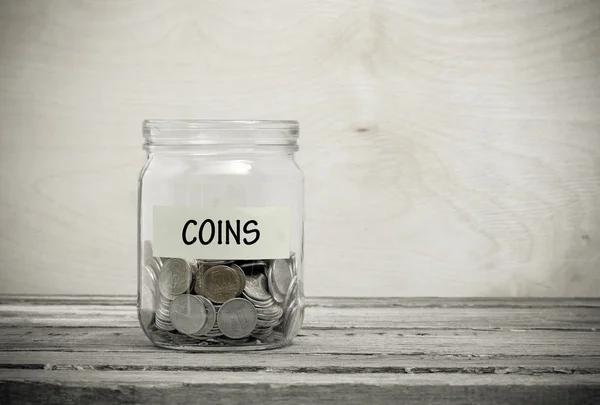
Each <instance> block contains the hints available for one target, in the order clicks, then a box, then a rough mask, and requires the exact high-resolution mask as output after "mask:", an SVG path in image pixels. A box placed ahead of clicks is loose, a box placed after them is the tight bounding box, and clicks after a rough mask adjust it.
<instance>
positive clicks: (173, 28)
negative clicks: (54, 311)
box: [0, 0, 600, 297]
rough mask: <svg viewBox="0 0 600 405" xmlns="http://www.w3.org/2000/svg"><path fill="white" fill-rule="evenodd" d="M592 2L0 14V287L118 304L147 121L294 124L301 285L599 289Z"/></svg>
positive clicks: (178, 6) (433, 1) (463, 292)
mask: <svg viewBox="0 0 600 405" xmlns="http://www.w3.org/2000/svg"><path fill="white" fill-rule="evenodd" d="M599 27H600V3H599V2H598V1H595V0H550V1H547V0H528V1H505V2H500V3H499V2H497V1H493V0H484V1H478V2H477V4H476V5H474V4H473V2H472V1H469V0H451V1H439V0H424V1H418V2H416V1H390V0H374V1H373V0H352V1H341V0H325V1H320V0H319V1H317V0H287V1H280V2H275V3H274V2H271V1H266V0H259V1H253V2H251V3H250V2H244V1H240V0H228V1H219V2H216V1H202V2H198V1H189V0H173V1H169V2H164V1H160V0H148V1H144V2H140V1H137V0H122V1H118V2H116V1H110V2H100V1H96V2H90V1H83V0H71V1H68V0H52V1H42V0H4V1H2V2H0V121H1V122H2V126H1V127H0V188H1V189H2V192H1V193H0V228H1V229H2V231H1V233H0V256H1V257H2V258H3V259H2V262H1V264H0V292H3V293H15V292H16V293H44V294H49V293H55V294H73V293H78V294H133V293H134V292H135V290H136V289H135V284H136V272H135V256H136V255H135V250H136V248H135V246H136V241H135V239H136V236H135V230H136V198H137V193H136V179H137V174H138V171H139V170H140V168H141V166H142V163H143V154H142V150H141V131H140V123H141V120H142V119H144V118H149V117H164V118H180V117H186V118H194V117H195V118H240V117H242V118H246V117H251V118H257V119H260V118H263V119H280V118H281V119H290V118H291V119H297V120H299V121H300V122H301V127H302V131H301V153H300V155H299V161H300V164H301V166H302V168H303V169H304V171H305V174H306V196H307V199H306V209H307V217H306V270H305V276H306V288H305V290H306V293H307V294H308V295H329V296H333V295H336V296H400V295H402V296H515V297H516V296H520V297H528V296H589V297H592V296H598V292H599V291H600V273H599V272H598V271H597V270H598V266H599V265H600V255H599V254H598V252H600V205H599V204H598V201H600V116H599V115H598V111H600V93H599V92H598V89H599V88H600V74H599V72H600V29H599Z"/></svg>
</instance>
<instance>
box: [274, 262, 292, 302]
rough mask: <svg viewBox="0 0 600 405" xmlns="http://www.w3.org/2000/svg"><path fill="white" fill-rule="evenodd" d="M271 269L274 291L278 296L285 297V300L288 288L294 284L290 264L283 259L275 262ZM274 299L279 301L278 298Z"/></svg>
mask: <svg viewBox="0 0 600 405" xmlns="http://www.w3.org/2000/svg"><path fill="white" fill-rule="evenodd" d="M271 269H272V270H271V277H272V284H273V285H272V287H273V290H275V291H277V293H278V294H280V295H283V298H285V294H286V292H287V290H288V287H289V286H290V283H291V282H292V277H293V274H292V269H291V268H290V265H289V263H288V262H287V261H286V260H283V259H277V260H275V261H273V267H272V268H271ZM274 298H275V299H277V297H274Z"/></svg>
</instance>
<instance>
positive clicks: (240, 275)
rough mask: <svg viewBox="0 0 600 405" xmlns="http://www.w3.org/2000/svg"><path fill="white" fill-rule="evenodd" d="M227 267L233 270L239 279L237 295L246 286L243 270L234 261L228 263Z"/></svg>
mask: <svg viewBox="0 0 600 405" xmlns="http://www.w3.org/2000/svg"><path fill="white" fill-rule="evenodd" d="M229 267H231V268H232V269H233V271H235V273H236V274H237V276H238V278H239V279H240V289H239V291H238V293H237V294H236V296H238V295H240V294H241V293H242V291H244V288H246V275H245V274H244V271H243V270H242V269H241V268H240V266H238V265H237V264H235V263H233V264H230V265H229Z"/></svg>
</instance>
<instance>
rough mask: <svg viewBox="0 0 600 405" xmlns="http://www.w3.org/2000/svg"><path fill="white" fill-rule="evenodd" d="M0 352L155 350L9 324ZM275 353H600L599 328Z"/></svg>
mask: <svg viewBox="0 0 600 405" xmlns="http://www.w3.org/2000/svg"><path fill="white" fill-rule="evenodd" d="M0 350H27V351H31V350H71V351H92V350H111V351H156V348H155V347H154V346H152V345H151V343H150V342H149V341H148V339H147V338H146V337H145V336H144V334H143V332H142V330H141V329H140V328H111V329H105V328H58V327H53V328H8V329H5V330H4V331H3V332H2V334H1V335H0ZM277 352H284V353H304V354H312V353H319V354H325V353H327V354H338V353H339V354H375V353H379V354H402V355H419V354H423V355H440V356H444V355H452V356H501V355H509V356H526V355H536V356H537V355H550V354H551V355H554V356H573V355H579V356H600V332H572V331H563V330H556V331H551V332H549V331H546V330H543V331H541V330H530V331H524V330H522V331H513V332H508V331H506V332H505V331H480V330H474V331H472V330H468V329H460V330H436V329H433V330H427V331H425V330H423V329H409V330H405V329H401V330H393V329H356V330H351V331H349V330H345V329H308V330H304V331H301V332H300V335H299V336H298V338H297V339H296V340H295V341H294V344H293V345H292V346H289V347H286V348H282V349H279V350H278V351H277Z"/></svg>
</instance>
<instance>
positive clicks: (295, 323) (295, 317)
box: [283, 304, 304, 340]
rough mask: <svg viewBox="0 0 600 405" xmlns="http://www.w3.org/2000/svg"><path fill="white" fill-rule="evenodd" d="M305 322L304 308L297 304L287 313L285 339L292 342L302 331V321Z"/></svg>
mask: <svg viewBox="0 0 600 405" xmlns="http://www.w3.org/2000/svg"><path fill="white" fill-rule="evenodd" d="M303 320H304V307H302V306H301V305H299V304H296V305H294V306H292V308H290V310H289V311H288V312H287V313H286V319H285V323H284V328H283V330H284V337H285V339H287V340H292V339H293V338H294V337H295V336H296V335H297V334H298V332H299V331H300V328H301V327H302V321H303Z"/></svg>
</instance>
